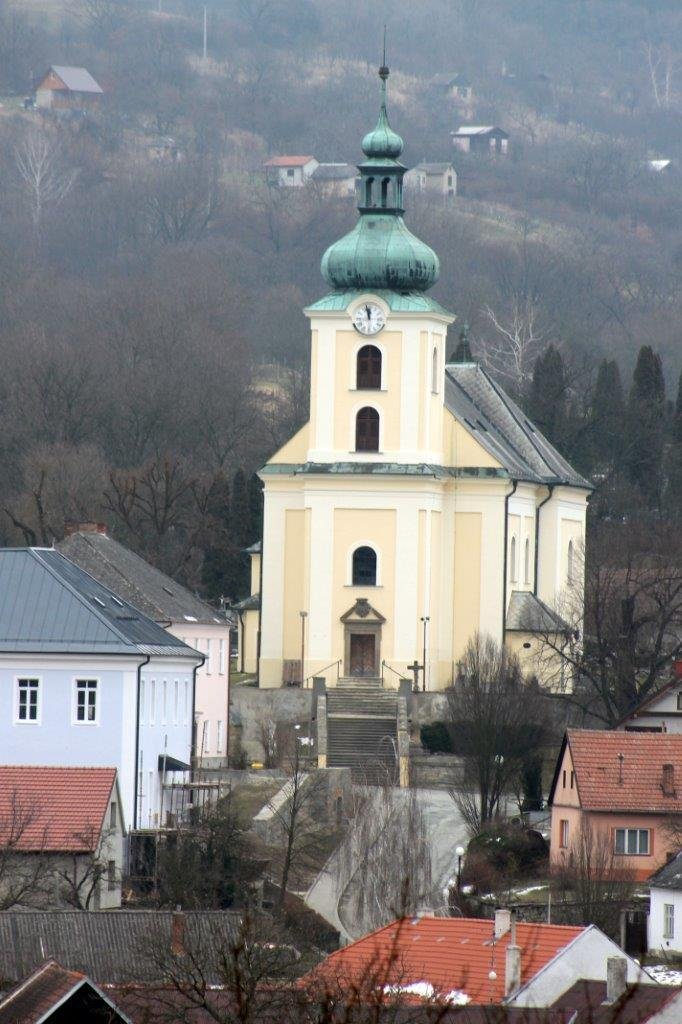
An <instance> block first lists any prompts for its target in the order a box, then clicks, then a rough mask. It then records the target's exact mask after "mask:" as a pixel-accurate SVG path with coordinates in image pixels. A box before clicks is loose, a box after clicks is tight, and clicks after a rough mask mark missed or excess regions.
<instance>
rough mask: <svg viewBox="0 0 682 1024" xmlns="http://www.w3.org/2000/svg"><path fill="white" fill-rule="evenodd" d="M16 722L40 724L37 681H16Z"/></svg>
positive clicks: (38, 685) (38, 682)
mask: <svg viewBox="0 0 682 1024" xmlns="http://www.w3.org/2000/svg"><path fill="white" fill-rule="evenodd" d="M17 722H40V680H39V679H17Z"/></svg>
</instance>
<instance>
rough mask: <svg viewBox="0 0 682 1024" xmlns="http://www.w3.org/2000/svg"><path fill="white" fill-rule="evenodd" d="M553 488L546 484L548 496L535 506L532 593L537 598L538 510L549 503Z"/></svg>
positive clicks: (553, 485)
mask: <svg viewBox="0 0 682 1024" xmlns="http://www.w3.org/2000/svg"><path fill="white" fill-rule="evenodd" d="M555 487H556V484H547V488H548V490H549V494H548V495H547V497H546V498H543V499H542V501H541V502H540V504H539V505H536V507H535V558H534V562H535V565H534V566H533V593H534V594H535V596H536V597H537V596H538V565H539V556H540V547H539V540H540V509H541V508H542V506H543V505H546V504H547V502H548V501H549V499H550V498H551V497H552V495H553V494H554V488H555Z"/></svg>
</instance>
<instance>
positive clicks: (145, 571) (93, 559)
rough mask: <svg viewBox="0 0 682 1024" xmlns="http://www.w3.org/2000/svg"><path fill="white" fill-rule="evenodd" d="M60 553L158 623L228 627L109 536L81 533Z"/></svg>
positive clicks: (60, 548)
mask: <svg viewBox="0 0 682 1024" xmlns="http://www.w3.org/2000/svg"><path fill="white" fill-rule="evenodd" d="M56 547H57V550H58V551H60V552H61V554H62V555H65V556H66V558H68V559H70V561H72V562H75V563H76V565H79V566H80V567H81V569H83V570H85V572H87V573H89V574H90V575H91V576H94V578H95V579H96V580H99V582H100V583H101V584H102V585H103V586H105V587H108V588H109V590H111V591H112V592H113V593H114V594H116V595H117V596H118V597H120V598H121V599H122V600H124V601H129V602H130V604H132V605H134V606H135V607H136V608H139V609H140V611H141V612H144V614H145V615H148V616H149V618H150V619H153V620H154V621H155V622H160V623H168V622H180V623H186V622H199V623H202V624H209V623H210V624H211V625H213V624H216V625H225V620H224V619H221V617H220V616H219V615H218V613H217V612H216V611H215V610H214V609H213V608H211V607H210V606H209V605H207V604H205V602H204V601H201V600H200V599H199V598H198V597H195V595H194V594H193V593H192V592H191V591H189V590H188V589H187V587H183V586H182V585H181V584H180V583H176V581H175V580H174V579H172V578H171V577H170V576H167V575H166V573H165V572H161V570H160V569H157V568H156V567H155V566H153V565H150V564H149V562H147V561H145V559H144V558H141V557H140V555H137V554H136V553H135V552H134V551H131V550H130V548H127V547H126V546H125V545H124V544H120V543H119V542H118V541H117V540H114V538H113V537H110V536H109V535H108V534H107V533H99V532H93V531H90V530H87V531H86V530H79V531H77V532H76V533H72V534H70V535H69V536H68V537H65V538H64V540H61V541H59V543H58V544H57V545H56Z"/></svg>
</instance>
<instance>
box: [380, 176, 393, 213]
mask: <svg viewBox="0 0 682 1024" xmlns="http://www.w3.org/2000/svg"><path fill="white" fill-rule="evenodd" d="M390 184H391V179H390V178H384V179H383V180H382V182H381V205H382V206H384V207H385V206H388V187H389V185H390Z"/></svg>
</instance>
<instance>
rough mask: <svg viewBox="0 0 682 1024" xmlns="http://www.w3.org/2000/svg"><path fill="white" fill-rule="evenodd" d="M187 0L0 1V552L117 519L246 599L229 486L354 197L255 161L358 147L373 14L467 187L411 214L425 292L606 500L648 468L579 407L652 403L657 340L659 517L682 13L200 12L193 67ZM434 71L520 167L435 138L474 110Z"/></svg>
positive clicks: (281, 395)
mask: <svg viewBox="0 0 682 1024" xmlns="http://www.w3.org/2000/svg"><path fill="white" fill-rule="evenodd" d="M203 7H204V5H203V3H199V2H196V0H192V2H189V0H140V2H135V0H129V2H126V0H53V2H50V0H21V2H18V0H17V2H15V0H0V102H1V103H2V107H0V331H1V334H0V344H1V345H2V359H3V370H4V372H3V375H2V382H1V383H0V423H1V425H2V429H1V430H0V480H2V484H1V485H0V491H1V492H2V493H1V494H0V506H1V507H2V508H3V509H4V510H5V512H4V516H3V520H2V523H1V525H0V530H1V531H2V539H3V540H4V541H5V542H21V541H29V542H31V541H33V540H35V541H37V542H49V540H50V539H51V538H52V537H55V536H57V537H58V536H60V535H61V532H62V531H63V522H64V519H65V518H77V519H78V518H80V519H82V518H105V519H107V520H108V521H109V523H110V525H111V526H112V527H113V528H114V529H116V530H117V531H118V532H119V533H120V534H121V535H122V536H123V537H124V538H125V539H126V540H127V541H128V542H129V543H132V544H133V545H134V546H136V547H137V548H138V550H141V551H143V552H144V553H145V554H146V555H147V556H148V557H151V558H153V559H154V560H156V561H157V562H159V563H160V564H162V565H163V566H164V567H165V568H167V569H170V570H171V571H173V572H176V573H179V574H180V575H183V576H184V577H185V578H186V579H187V580H188V581H190V582H195V583H197V585H202V586H204V588H206V587H208V588H209V590H210V591H211V592H212V594H213V596H217V595H219V594H220V593H221V592H224V591H225V588H226V587H228V588H229V587H231V588H232V589H233V590H239V589H243V587H244V586H245V577H244V575H243V571H242V569H241V568H235V566H239V565H242V563H241V562H240V561H239V557H238V549H239V545H241V544H245V543H248V542H250V540H251V539H254V537H255V535H257V531H258V529H259V524H258V511H257V505H258V502H257V496H255V494H251V497H250V498H249V495H248V493H247V492H248V483H247V481H248V479H249V477H250V475H251V473H252V471H253V470H254V469H255V468H256V467H257V466H258V465H259V464H260V463H261V462H262V461H263V460H264V459H265V458H266V457H267V456H268V455H269V454H270V453H271V452H272V451H273V450H274V449H275V448H276V447H277V446H278V445H279V444H281V443H282V441H283V440H285V439H286V437H288V436H289V435H290V433H291V432H292V431H293V429H295V427H296V426H298V425H299V424H300V423H301V422H302V421H303V420H304V419H305V416H306V403H307V384H306V370H307V367H306V362H307V353H308V337H307V334H308V330H307V321H306V320H305V318H304V317H303V315H302V313H301V309H302V307H303V306H305V305H306V303H308V302H310V301H312V300H314V299H315V298H317V297H320V296H321V295H322V294H324V292H325V288H326V286H325V284H324V282H323V281H322V279H321V277H320V274H319V261H320V257H321V255H322V253H323V251H324V249H325V247H326V246H327V245H328V244H329V243H330V242H332V241H333V240H334V239H335V238H337V237H339V235H340V234H342V233H343V232H344V231H346V230H347V229H348V228H350V226H351V225H352V224H353V222H354V219H355V209H354V204H353V202H352V201H349V200H341V199H331V198H329V197H325V196H323V195H321V194H320V193H319V192H318V191H316V190H315V189H314V188H309V189H305V190H278V189H273V188H268V187H267V186H266V185H265V182H264V179H263V175H262V163H263V161H264V160H265V159H267V157H268V156H270V155H276V154H281V153H305V154H308V153H309V154H313V155H314V156H315V157H316V158H317V159H318V160H321V161H349V162H353V163H354V162H357V160H358V159H359V158H360V157H361V151H360V140H361V138H362V135H363V134H364V133H365V132H366V131H367V130H368V129H369V128H370V127H371V126H372V125H373V124H374V122H375V119H376V116H377V110H378V80H377V77H376V68H377V64H378V62H379V58H380V55H381V54H380V46H381V36H382V28H383V24H384V22H386V23H387V26H388V40H389V42H388V59H389V64H390V65H391V72H392V73H391V78H390V83H389V93H390V95H389V113H390V117H391V121H392V123H393V125H394V127H395V128H396V129H397V130H398V131H399V132H400V133H401V135H402V136H403V138H404V139H405V152H404V158H403V159H404V162H405V163H406V164H407V165H408V166H414V164H415V163H417V162H419V161H421V160H430V161H444V160H448V161H449V160H452V162H453V163H454V165H455V167H456V169H457V172H458V175H459V195H458V196H457V198H456V200H455V201H454V203H452V204H450V205H447V206H446V205H444V204H442V203H440V202H438V201H436V200H434V199H430V200H427V199H426V198H424V197H423V196H411V197H410V199H409V200H408V210H407V216H406V219H407V222H408V224H409V226H410V227H411V228H412V230H414V231H415V232H416V233H417V234H418V235H420V236H421V237H422V238H424V239H425V240H426V241H428V242H429V243H430V244H431V245H432V246H433V248H434V249H435V250H436V251H437V252H438V254H439V256H440V259H441V266H442V273H441V279H440V281H439V283H438V284H437V285H436V287H435V288H434V295H435V296H436V297H437V298H438V299H439V300H440V301H441V302H442V303H443V304H444V305H445V306H446V307H448V308H450V309H452V310H453V311H454V312H456V313H457V315H458V317H459V318H460V322H461V321H463V320H465V319H466V320H468V321H469V323H470V324H471V330H472V344H473V346H474V349H475V350H476V352H477V353H478V355H480V356H481V357H483V358H486V359H487V360H488V363H489V365H490V366H491V368H492V369H493V370H494V372H496V374H497V375H498V376H499V378H500V379H501V380H502V382H503V383H504V384H505V386H506V387H508V388H509V389H510V390H511V391H512V392H513V393H514V394H515V395H516V396H517V397H518V398H519V400H520V401H522V402H524V404H525V405H526V407H527V408H528V409H529V411H530V412H531V413H533V414H535V415H536V416H538V415H539V416H540V419H541V426H543V428H544V429H545V430H546V431H547V432H548V433H549V434H550V436H552V437H553V440H555V441H556V442H557V443H559V444H561V445H562V447H563V448H564V450H566V452H567V454H568V455H569V456H570V457H572V458H573V459H574V460H575V461H576V462H577V463H578V464H579V465H580V467H581V468H582V469H583V471H585V472H592V473H594V474H596V475H597V477H598V478H599V480H600V481H602V482H603V481H605V480H606V481H608V482H609V486H611V485H612V484H613V480H614V479H615V478H617V480H618V483H617V484H613V487H612V492H611V497H610V498H609V500H608V501H607V503H606V506H605V507H607V508H608V509H611V511H613V510H614V509H618V508H620V507H621V506H622V505H623V502H625V501H626V499H627V500H628V501H629V500H631V498H632V493H633V491H632V488H635V489H637V488H639V491H642V484H641V480H640V477H641V475H642V474H641V469H640V470H639V471H637V472H635V471H630V473H629V476H628V473H627V472H626V470H625V469H624V468H623V466H618V465H616V462H617V458H616V456H617V453H616V451H615V448H617V445H616V446H615V447H614V443H613V437H612V436H611V435H609V438H610V439H609V442H608V444H605V443H602V441H600V440H597V441H595V437H596V436H598V438H602V439H603V435H604V431H605V430H606V428H605V427H604V424H603V422H602V421H601V420H600V419H599V416H598V415H597V405H596V399H595V395H597V394H599V391H598V388H599V387H601V388H602V392H601V393H602V394H604V393H606V394H608V395H609V396H610V397H611V398H613V408H610V411H609V416H610V417H611V419H610V420H609V422H610V424H611V426H610V427H609V428H608V429H609V430H610V431H611V433H613V431H614V430H615V431H618V429H620V428H621V427H622V424H623V423H624V419H623V417H625V415H626V407H627V408H629V409H630V414H631V416H635V415H636V416H637V418H638V419H639V420H641V406H640V405H637V404H636V403H635V404H634V405H633V401H634V399H633V397H632V394H631V379H632V372H633V369H634V366H635V361H636V359H637V356H638V352H640V349H641V348H642V346H650V347H651V349H652V350H653V353H654V356H655V357H656V358H655V359H654V363H653V364H650V365H649V370H646V367H645V370H646V372H645V371H644V370H643V371H642V373H643V374H644V377H645V378H646V382H648V383H646V386H645V387H644V392H643V393H644V394H648V392H647V390H646V388H647V387H649V385H650V384H651V388H652V389H653V390H652V391H651V393H652V394H653V395H654V398H655V400H654V401H652V402H649V403H648V407H649V408H651V409H654V412H655V418H656V420H657V421H658V429H659V430H660V432H661V436H660V438H658V439H657V440H656V442H655V445H656V446H657V447H656V451H657V452H658V454H657V455H656V458H657V459H659V462H660V466H659V467H658V469H657V473H658V476H659V478H660V479H657V482H656V485H655V486H654V487H652V488H651V491H650V493H649V494H647V495H645V496H644V497H643V499H642V500H644V503H645V505H647V507H651V508H658V507H660V505H661V501H662V500H663V494H664V492H665V490H666V486H667V484H666V480H667V477H666V472H667V471H666V470H665V466H664V462H665V459H666V458H669V457H670V451H673V449H674V446H675V444H677V443H678V442H677V441H676V440H675V437H676V434H675V430H676V427H675V423H676V419H675V412H674V403H675V400H676V395H677V386H678V376H679V373H680V369H681V368H682V345H681V344H680V338H681V334H682V327H681V324H682V317H681V315H680V314H681V313H682V290H681V277H682V236H681V233H680V228H681V226H682V199H681V197H682V131H681V128H682V8H681V7H680V4H679V3H677V2H666V0H649V2H635V0H579V2H578V0H576V2H570V0H534V2H531V0H525V2H524V0H515V2H510V0H419V2H406V0H393V2H390V3H389V2H379V0H377V2H374V3H372V4H367V3H359V2H357V0H347V2H346V3H343V4H339V3H338V2H335V3H332V2H331V0H209V2H208V4H207V7H208V60H207V61H203V60H202V55H201V51H202V21H203ZM51 64H62V65H79V66H80V65H82V66H85V67H86V68H87V69H88V70H89V71H90V72H91V73H92V74H93V75H94V76H95V78H96V79H97V81H98V82H99V83H100V84H101V85H102V87H103V89H104V91H105V95H104V98H103V102H102V104H101V105H100V107H99V109H97V110H95V111H93V112H92V113H90V114H89V115H88V116H87V117H84V118H76V117H64V116H59V115H55V114H42V113H39V112H34V111H30V110H25V109H23V106H22V100H23V97H25V96H27V95H30V94H31V92H32V91H33V89H34V88H35V85H36V83H37V81H38V80H39V79H40V77H41V76H42V75H43V74H44V72H45V71H46V70H47V68H48V67H49V66H50V65H51ZM446 72H459V73H462V74H464V75H466V76H467V77H468V78H469V79H470V81H471V84H472V86H473V89H474V106H473V110H472V114H471V120H470V122H469V123H474V124H492V125H499V126H500V127H502V128H504V129H505V130H506V131H508V132H509V134H510V154H509V156H508V157H506V158H500V159H496V160H487V159H477V158H473V157H468V156H464V155H463V154H458V153H455V152H454V151H453V147H452V143H451V139H450V132H451V131H453V130H455V129H456V128H457V127H458V126H459V125H460V124H461V123H464V116H463V113H462V110H461V109H459V108H457V106H456V105H455V104H454V102H453V101H452V99H451V97H449V96H448V95H446V93H445V92H444V91H443V90H442V89H438V88H437V87H436V86H435V85H434V82H433V79H434V77H435V76H436V75H440V74H444V73H446ZM36 146H38V150H39V152H40V154H42V169H41V170H40V171H39V173H38V174H37V176H36ZM170 149H172V150H173V151H174V152H176V153H177V154H178V158H177V159H168V158H167V157H165V156H164V155H163V154H164V153H166V152H167V151H170ZM159 154H161V155H159ZM652 158H669V159H671V160H672V161H673V165H672V167H671V169H670V170H669V171H668V172H665V173H656V172H654V171H652V170H651V169H650V167H649V165H648V160H650V159H652ZM457 330H458V328H457V326H456V327H455V328H454V329H453V338H452V345H453V347H454V344H455V334H456V332H457ZM548 346H552V349H551V351H552V352H558V353H559V362H558V364H557V362H556V359H554V362H551V360H550V362H551V366H550V364H549V363H548V364H547V365H548V367H549V369H548V370H547V374H548V380H549V384H550V385H551V387H550V388H549V391H548V390H547V387H545V390H544V395H542V394H541V392H542V390H543V389H542V387H540V385H539V384H537V383H536V387H535V392H533V385H532V377H533V372H534V368H535V367H536V364H537V360H538V358H539V357H542V356H543V353H545V352H546V349H547V347H548ZM659 356H660V363H657V362H656V359H657V358H658V357H659ZM552 358H554V357H552ZM604 360H607V365H608V367H609V369H608V371H605V370H604V369H603V367H602V370H601V375H602V379H601V385H600V384H599V373H600V370H599V367H600V363H603V361H604ZM614 366H615V370H614ZM552 367H553V369H552ZM557 367H558V368H557ZM614 373H615V374H616V377H617V379H616V383H615V384H614ZM659 377H660V380H659ZM654 378H655V379H654ZM652 381H653V383H652ZM609 382H610V383H609ZM552 388H554V389H555V390H552ZM661 389H662V390H661ZM534 394H535V398H534V397H533V395H534ZM547 394H551V395H552V403H551V405H552V409H551V410H549V409H547V408H544V409H543V408H540V407H539V406H538V402H539V401H540V399H542V398H543V397H544V398H546V395H547ZM637 401H638V402H643V401H644V399H642V398H641V396H640V397H638V398H637ZM533 402H535V406H534V405H533ZM628 402H629V405H628ZM619 403H620V404H619ZM540 404H542V403H541V402H540ZM645 404H646V403H645ZM557 408H558V409H559V414H558V415H555V413H556V409H557ZM633 409H637V410H638V411H637V412H636V413H634V412H632V410H633ZM543 414H544V415H545V421H542V416H543ZM680 417H682V408H681V411H680ZM550 421H551V422H550ZM681 422H682V420H681ZM614 424H616V426H614ZM622 429H625V428H624V427H622ZM680 444H682V426H681V427H680ZM650 455H651V452H650V451H649V452H648V454H647V456H646V457H647V458H649V457H650ZM681 459H682V456H681ZM235 473H238V474H243V476H239V479H238V481H237V482H235ZM638 473H639V476H638ZM623 474H624V475H623ZM252 486H253V485H252ZM644 491H646V487H644ZM616 492H617V493H618V494H620V495H621V497H620V498H616V497H614V495H615V494H616ZM233 493H234V494H236V495H237V498H234V504H235V508H234V509H233V511H232V512H230V511H229V506H230V503H231V502H232V501H233ZM638 493H639V492H638ZM623 495H625V497H624V496H623ZM249 501H250V502H251V504H250V505H249V507H250V508H251V513H250V518H249V517H248V516H246V517H245V515H244V508H246V507H247V505H248V503H249ZM226 503H227V504H226ZM225 508H228V511H227V512H225ZM245 524H246V525H245ZM216 531H217V533H218V534H220V536H221V537H222V540H221V541H220V543H214V541H215V536H216ZM221 531H222V532H221ZM209 536H210V537H212V538H213V540H212V541H210V542H209V539H208V538H209ZM213 548H215V550H213ZM209 549H211V550H209ZM211 551H212V553H211ZM207 552H208V554H207ZM211 559H213V562H212V563H211V566H210V568H209V569H207V568H206V564H207V560H208V561H209V562H210V561H211ZM240 573H242V575H240ZM237 578H238V582H234V585H233V584H232V582H230V581H231V580H237Z"/></svg>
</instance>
